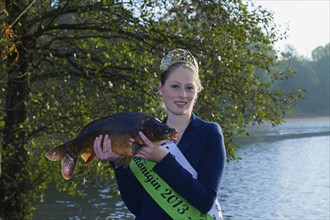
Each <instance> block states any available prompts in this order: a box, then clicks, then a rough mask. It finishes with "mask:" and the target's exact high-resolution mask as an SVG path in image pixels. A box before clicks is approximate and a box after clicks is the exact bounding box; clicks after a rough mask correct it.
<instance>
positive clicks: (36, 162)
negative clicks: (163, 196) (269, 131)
mask: <svg viewBox="0 0 330 220" xmlns="http://www.w3.org/2000/svg"><path fill="white" fill-rule="evenodd" d="M0 11H1V13H2V14H1V24H2V26H1V28H2V32H3V34H2V37H1V44H0V46H1V55H2V57H1V59H2V60H1V73H0V84H1V88H2V89H1V92H0V97H1V100H4V101H1V106H0V116H1V118H0V128H1V138H2V141H1V180H0V194H1V198H0V207H1V208H0V209H1V216H0V218H2V219H28V218H30V217H31V215H32V212H33V208H32V206H33V205H32V204H33V202H34V201H38V200H40V199H41V198H42V195H43V191H44V189H45V188H46V187H47V185H48V184H50V183H51V182H55V183H56V185H57V187H58V188H59V189H61V190H67V191H69V192H71V193H75V192H76V191H75V187H76V186H77V185H78V184H79V183H81V182H83V181H86V180H87V181H89V180H95V181H100V182H102V181H105V180H106V179H107V178H109V177H111V175H113V173H112V171H111V170H110V169H109V168H108V167H107V165H106V164H102V163H97V162H96V163H93V164H92V165H91V167H90V168H88V169H86V168H84V167H79V166H78V168H77V169H76V172H75V177H74V178H73V180H71V181H69V182H65V181H63V180H62V178H61V176H60V174H59V164H56V163H49V162H47V161H46V160H45V159H44V153H45V152H46V151H47V150H49V149H50V148H52V147H54V146H56V145H57V144H59V143H62V142H63V141H64V140H67V139H69V138H72V137H74V136H75V135H76V134H77V132H78V130H79V128H80V127H81V126H82V125H84V124H85V123H87V122H89V121H90V120H92V119H94V118H96V117H98V116H104V115H107V114H111V113H114V112H119V111H143V112H146V113H150V114H152V115H154V116H157V117H160V118H161V117H162V114H163V111H162V109H161V108H160V107H159V97H158V95H157V90H156V84H157V82H158V73H159V68H158V66H159V65H158V63H159V62H160V59H161V58H162V57H163V56H164V55H165V53H166V52H167V51H168V50H170V49H173V48H178V47H183V48H186V49H188V50H190V51H191V52H192V53H193V54H194V55H195V56H196V58H197V59H198V60H199V62H200V69H201V73H200V75H201V78H202V82H203V85H204V87H205V89H204V90H203V92H202V93H201V94H200V96H199V101H198V103H197V104H196V114H197V115H199V116H202V117H203V118H205V119H208V120H212V121H216V122H218V123H219V124H220V125H221V126H222V128H223V130H224V134H225V140H226V147H227V156H228V160H230V159H233V158H235V147H236V145H235V143H232V137H233V136H235V135H237V134H239V135H242V134H243V133H244V132H246V131H245V125H246V124H247V123H249V122H250V121H253V122H255V123H263V121H264V120H269V121H271V122H272V123H274V124H278V123H281V121H282V120H283V118H284V116H285V113H286V112H288V111H289V110H290V108H291V107H292V106H294V105H295V103H296V100H297V99H299V97H300V96H301V92H299V91H296V90H290V91H288V92H287V93H282V92H281V91H279V90H272V89H270V88H271V85H272V84H273V83H274V82H276V81H277V80H279V79H281V78H283V77H285V75H286V73H283V72H281V73H276V72H272V71H271V67H272V66H273V65H275V64H276V62H277V57H276V56H275V55H274V52H273V48H272V45H273V44H274V43H275V42H276V41H277V40H279V39H281V38H283V37H285V36H283V35H282V34H281V33H279V32H278V30H277V28H276V25H275V24H273V16H272V14H271V13H269V12H267V11H266V10H264V9H262V8H261V7H254V6H253V5H252V4H250V3H249V2H246V3H243V2H241V1H232V0H227V1H199V0H193V1H186V0H182V1H181V0H179V1H178V0H171V1H149V0H145V1H119V0H103V1H95V0H92V1H60V0H53V1H52V4H49V2H48V1H31V2H29V3H28V2H27V1H22V0H19V1H6V2H5V3H2V4H1V5H0ZM259 70H265V71H266V72H267V74H266V75H265V74H261V73H260V71H259ZM258 71H259V72H258ZM150 85H155V86H150ZM95 173H96V174H97V176H95Z"/></svg>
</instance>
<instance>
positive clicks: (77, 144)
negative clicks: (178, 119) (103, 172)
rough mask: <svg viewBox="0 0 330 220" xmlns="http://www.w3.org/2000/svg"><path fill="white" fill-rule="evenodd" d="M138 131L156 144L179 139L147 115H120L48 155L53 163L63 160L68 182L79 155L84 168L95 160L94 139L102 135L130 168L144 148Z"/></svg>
mask: <svg viewBox="0 0 330 220" xmlns="http://www.w3.org/2000/svg"><path fill="white" fill-rule="evenodd" d="M139 131H142V132H143V133H144V135H145V136H146V137H147V138H148V139H149V140H150V141H152V142H153V143H155V144H161V143H163V142H165V141H168V140H176V139H177V137H178V132H177V131H176V130H175V129H173V128H170V127H168V126H167V125H166V124H163V123H162V122H161V121H159V120H158V119H156V118H154V117H152V116H150V115H148V114H144V113H140V112H121V113H116V114H113V115H110V116H106V117H103V118H99V119H96V120H94V121H92V122H90V123H88V124H87V125H85V126H84V127H83V128H82V130H81V131H80V133H79V134H78V135H77V136H76V137H75V138H74V139H72V140H70V141H68V142H66V143H64V144H62V145H60V146H57V147H55V148H53V149H51V150H50V151H48V152H47V153H46V155H45V156H46V158H47V159H49V160H51V161H59V160H61V161H62V163H61V166H62V176H63V177H64V179H66V180H68V179H70V178H71V177H72V174H73V171H74V169H75V166H76V163H77V159H78V158H79V157H80V156H81V157H82V158H83V160H84V161H85V165H88V164H90V163H91V162H92V161H93V159H94V158H95V156H96V155H95V153H94V150H93V144H94V140H95V138H96V137H98V136H99V135H101V134H102V135H103V137H104V136H105V135H106V134H108V135H109V138H110V139H111V147H112V151H113V152H114V153H116V154H118V155H121V156H122V157H120V160H121V161H120V162H119V166H120V165H124V166H126V167H127V166H128V164H129V162H130V159H131V158H132V157H133V156H134V155H135V154H137V152H138V151H139V150H140V149H141V148H142V147H143V146H144V143H143V141H142V139H141V138H140V136H139ZM130 138H133V139H134V140H135V141H134V143H133V144H132V145H130V144H129V140H130ZM116 164H118V161H117V162H116Z"/></svg>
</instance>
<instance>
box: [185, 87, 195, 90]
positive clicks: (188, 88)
mask: <svg viewBox="0 0 330 220" xmlns="http://www.w3.org/2000/svg"><path fill="white" fill-rule="evenodd" d="M187 90H188V91H194V90H195V88H194V87H193V86H189V87H187Z"/></svg>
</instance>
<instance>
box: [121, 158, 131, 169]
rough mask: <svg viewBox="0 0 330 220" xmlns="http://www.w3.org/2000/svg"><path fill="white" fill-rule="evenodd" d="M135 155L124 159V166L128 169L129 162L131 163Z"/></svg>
mask: <svg viewBox="0 0 330 220" xmlns="http://www.w3.org/2000/svg"><path fill="white" fill-rule="evenodd" d="M132 158H133V157H125V158H124V161H123V162H122V166H123V167H124V168H125V169H127V168H128V167H129V164H130V163H131V160H132Z"/></svg>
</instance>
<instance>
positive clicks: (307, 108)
mask: <svg viewBox="0 0 330 220" xmlns="http://www.w3.org/2000/svg"><path fill="white" fill-rule="evenodd" d="M283 55H284V56H283V59H282V60H281V63H282V65H281V66H280V67H279V68H280V69H281V68H282V69H283V68H284V67H285V66H288V67H290V68H292V69H294V71H295V75H296V77H294V78H292V79H290V80H285V81H279V82H278V84H277V87H278V88H282V89H283V90H291V89H303V90H305V91H306V92H305V96H304V99H303V100H299V101H298V102H297V106H296V108H294V109H293V114H295V115H329V114H330V109H329V102H330V101H329V100H330V91H329V87H330V79H329V73H330V69H329V68H330V66H329V61H330V44H329V43H328V44H327V45H325V46H319V47H317V48H316V49H315V50H314V51H313V52H312V59H311V60H310V59H306V58H303V57H299V56H298V55H297V54H296V53H295V51H294V49H293V48H290V47H289V48H287V51H286V52H285V53H284V54H283Z"/></svg>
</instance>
